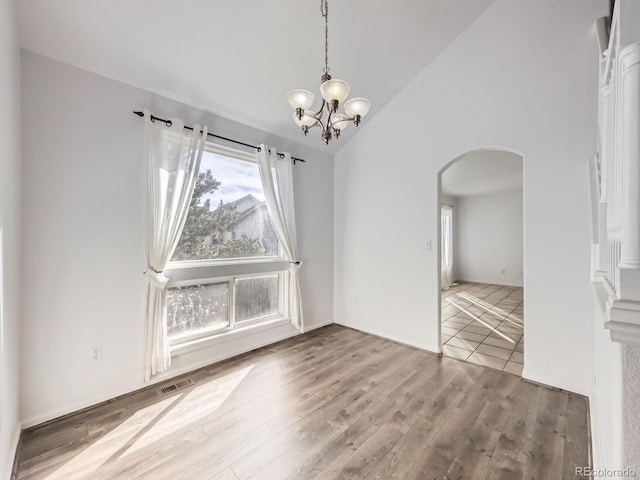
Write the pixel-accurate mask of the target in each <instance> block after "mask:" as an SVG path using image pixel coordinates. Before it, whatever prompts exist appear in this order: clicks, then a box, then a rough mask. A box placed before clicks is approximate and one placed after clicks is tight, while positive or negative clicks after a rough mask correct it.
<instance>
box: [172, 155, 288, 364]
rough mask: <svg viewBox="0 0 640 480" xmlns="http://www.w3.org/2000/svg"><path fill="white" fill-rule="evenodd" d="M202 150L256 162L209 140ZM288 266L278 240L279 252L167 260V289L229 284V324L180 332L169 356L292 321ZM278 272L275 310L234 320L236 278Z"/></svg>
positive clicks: (254, 158) (257, 276)
mask: <svg viewBox="0 0 640 480" xmlns="http://www.w3.org/2000/svg"><path fill="white" fill-rule="evenodd" d="M205 151H206V152H209V153H213V154H217V155H222V156H227V157H230V158H235V159H238V160H244V161H249V162H252V163H254V164H257V163H258V162H257V159H256V155H255V153H250V152H245V151H242V150H237V149H235V148H231V147H226V146H223V145H219V144H216V143H212V142H206V144H205ZM289 266H290V262H289V261H287V260H285V259H284V255H283V250H282V246H281V244H280V241H278V255H276V256H273V255H272V256H260V257H240V258H223V259H215V258H213V259H199V260H179V261H170V262H169V263H168V265H167V268H166V269H165V275H166V276H167V278H169V282H168V283H167V288H168V289H170V288H176V287H187V286H195V285H209V284H215V283H228V285H229V289H228V290H229V293H228V300H229V307H228V309H227V316H228V321H229V325H228V326H227V327H225V328H218V329H213V328H206V329H201V330H196V331H193V332H190V333H183V334H180V335H175V336H173V337H171V338H169V348H170V351H171V354H172V355H180V354H182V353H188V352H190V351H193V350H194V349H199V348H204V347H206V346H209V345H211V344H214V343H217V342H219V341H225V340H226V339H228V338H229V337H230V336H233V337H235V336H241V335H246V334H248V333H253V332H258V331H260V330H264V329H268V328H275V327H278V326H281V325H286V324H290V323H291V318H290V313H289V295H290V292H289V283H290V282H289V275H290V273H289ZM273 275H278V312H277V313H275V314H270V315H265V316H262V317H258V318H255V319H249V320H245V321H242V322H236V321H235V296H236V292H235V290H236V289H235V280H236V279H241V278H259V277H267V276H273Z"/></svg>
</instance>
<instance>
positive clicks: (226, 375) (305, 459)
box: [18, 292, 589, 480]
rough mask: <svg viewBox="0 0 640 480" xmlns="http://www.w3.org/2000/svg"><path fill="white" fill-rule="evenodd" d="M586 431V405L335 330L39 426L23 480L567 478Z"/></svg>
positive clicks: (26, 446) (581, 462)
mask: <svg viewBox="0 0 640 480" xmlns="http://www.w3.org/2000/svg"><path fill="white" fill-rule="evenodd" d="M498 293H499V292H498ZM489 294H491V292H487V295H489ZM496 294H497V293H496ZM501 294H504V292H502V293H501ZM186 378H189V379H191V380H192V381H193V382H194V384H193V385H192V386H190V387H188V388H185V389H183V390H179V391H177V392H173V393H171V394H169V395H166V396H160V395H159V394H158V389H159V388H160V387H161V386H164V385H167V384H169V383H173V382H175V381H179V380H181V379H186ZM587 422H588V405H587V401H586V399H585V398H583V397H580V396H579V395H575V394H569V393H566V392H561V391H556V390H552V389H548V388H545V387H542V386H538V385H533V384H531V383H526V382H523V381H522V380H520V379H519V378H517V377H515V376H512V375H508V374H505V373H502V372H499V371H496V370H491V369H487V368H484V367H481V366H477V365H473V364H468V363H464V362H459V361H456V360H453V359H448V358H442V357H439V356H436V355H432V354H429V353H426V352H423V351H420V350H417V349H413V348H410V347H406V346H403V345H400V344H398V343H394V342H391V341H387V340H384V339H381V338H378V337H374V336H371V335H367V334H364V333H362V332H358V331H355V330H352V329H348V328H344V327H340V326H337V325H332V326H329V327H325V328H322V329H318V330H316V331H314V332H311V333H309V334H305V335H301V336H298V337H295V338H291V339H287V340H284V341H282V342H279V343H277V344H274V345H270V346H268V347H264V348H261V349H258V350H256V351H253V352H249V353H247V354H243V355H240V356H238V357H234V358H231V359H228V360H225V361H223V362H219V363H216V364H213V365H210V366H208V367H204V368H202V369H199V370H197V371H194V372H191V373H189V374H186V375H182V376H180V377H177V378H176V379H172V380H170V381H167V382H163V384H161V385H156V386H154V387H152V388H147V389H144V390H141V391H139V392H136V393H134V394H131V395H126V396H122V397H119V398H116V399H114V400H112V401H109V402H106V403H104V404H101V405H98V406H96V407H93V408H89V409H85V410H83V411H81V412H78V413H77V414H74V415H68V416H66V417H63V418H61V419H59V420H56V421H52V422H48V423H47V424H45V425H42V426H39V427H36V428H32V429H29V430H27V431H25V432H24V436H23V448H22V449H21V453H20V458H19V461H18V479H19V480H61V479H64V480H107V479H109V480H169V479H171V480H249V479H255V480H284V479H290V480H292V479H300V480H302V479H304V480H312V479H327V480H337V479H341V480H342V479H361V480H364V479H368V480H390V479H407V480H411V479H419V480H428V479H431V478H433V479H436V478H438V479H442V478H445V477H446V478H448V479H449V480H453V479H465V478H468V479H473V480H496V479H503V480H504V479H508V480H511V479H513V480H521V479H534V478H535V479H551V478H554V479H555V478H558V479H560V478H566V479H568V478H575V477H574V475H573V469H574V468H575V467H576V466H588V462H589V443H588V442H589V440H588V431H587V425H588V423H587Z"/></svg>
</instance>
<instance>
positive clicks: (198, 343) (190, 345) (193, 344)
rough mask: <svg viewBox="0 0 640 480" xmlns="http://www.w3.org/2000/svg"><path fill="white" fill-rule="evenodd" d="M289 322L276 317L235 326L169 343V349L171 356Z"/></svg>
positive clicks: (289, 322) (286, 319)
mask: <svg viewBox="0 0 640 480" xmlns="http://www.w3.org/2000/svg"><path fill="white" fill-rule="evenodd" d="M289 324H291V319H290V318H285V317H281V318H276V319H274V320H269V321H267V322H263V323H254V324H253V325H247V326H246V327H240V328H236V329H235V330H230V331H226V332H221V333H218V334H213V335H210V336H207V337H203V338H197V339H194V340H187V341H184V342H181V343H178V344H175V345H171V346H170V347H169V350H170V352H171V355H172V356H179V355H184V354H186V353H190V352H193V351H195V350H201V349H203V348H207V347H210V346H213V345H217V344H219V343H223V342H228V341H231V340H235V339H237V338H241V337H245V336H247V335H253V334H255V333H259V332H263V331H266V330H271V329H273V328H277V327H280V326H283V325H289Z"/></svg>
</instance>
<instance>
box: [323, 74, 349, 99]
mask: <svg viewBox="0 0 640 480" xmlns="http://www.w3.org/2000/svg"><path fill="white" fill-rule="evenodd" d="M320 92H321V93H322V98H324V99H325V100H326V101H327V102H331V101H332V100H337V101H338V102H342V101H343V100H344V99H345V98H347V95H349V84H348V83H347V82H345V81H344V80H338V79H337V78H335V79H331V80H327V81H326V82H324V83H323V84H322V85H320Z"/></svg>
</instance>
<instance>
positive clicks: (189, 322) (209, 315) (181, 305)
mask: <svg viewBox="0 0 640 480" xmlns="http://www.w3.org/2000/svg"><path fill="white" fill-rule="evenodd" d="M228 326H229V283H228V282H226V283H214V284H210V285H194V286H189V287H178V288H169V289H168V290H167V332H168V335H169V337H173V336H178V335H182V334H185V333H196V332H197V331H198V330H204V329H211V330H218V329H221V328H226V327H228Z"/></svg>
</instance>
